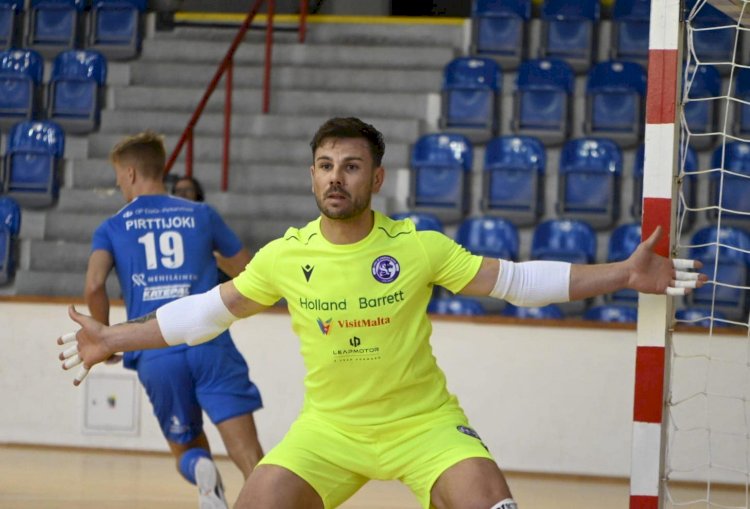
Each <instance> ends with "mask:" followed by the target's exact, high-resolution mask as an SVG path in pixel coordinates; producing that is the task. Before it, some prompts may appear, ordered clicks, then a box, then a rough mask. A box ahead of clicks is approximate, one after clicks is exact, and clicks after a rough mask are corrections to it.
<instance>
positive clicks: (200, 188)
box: [172, 175, 206, 201]
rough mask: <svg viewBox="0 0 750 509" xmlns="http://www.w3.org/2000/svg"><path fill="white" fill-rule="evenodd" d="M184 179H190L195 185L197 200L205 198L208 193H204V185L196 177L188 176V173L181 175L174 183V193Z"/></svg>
mask: <svg viewBox="0 0 750 509" xmlns="http://www.w3.org/2000/svg"><path fill="white" fill-rule="evenodd" d="M184 181H188V182H190V183H191V184H192V185H193V190H195V201H203V200H205V198H206V195H205V194H204V193H203V186H202V185H201V183H200V182H199V181H198V180H197V179H196V178H194V177H188V176H187V175H183V176H182V177H179V178H178V179H176V180H175V181H174V182H173V183H172V194H175V191H176V190H177V184H179V183H180V182H184Z"/></svg>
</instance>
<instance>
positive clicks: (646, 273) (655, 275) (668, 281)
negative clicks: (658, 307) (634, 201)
mask: <svg viewBox="0 0 750 509" xmlns="http://www.w3.org/2000/svg"><path fill="white" fill-rule="evenodd" d="M661 235H662V230H661V227H660V226H659V227H657V228H656V229H655V230H654V232H653V233H652V234H651V235H650V236H649V238H648V239H646V240H645V241H643V242H642V243H641V244H640V245H639V246H638V248H637V249H636V250H635V251H634V252H633V254H632V255H631V256H630V258H628V259H627V261H626V263H627V264H628V269H629V271H628V274H629V276H628V285H627V286H628V288H632V289H634V290H637V291H639V292H642V293H662V294H663V293H666V294H667V295H673V296H680V295H687V294H688V293H690V292H691V291H692V290H693V289H694V288H700V287H701V286H703V284H704V283H705V282H706V281H708V276H706V275H705V274H701V273H699V272H693V271H694V270H699V269H701V268H702V267H703V264H702V263H701V262H700V261H698V260H686V259H682V258H674V259H669V258H665V257H664V256H661V255H659V254H657V253H656V252H654V246H656V244H657V242H658V241H659V239H660V238H661Z"/></svg>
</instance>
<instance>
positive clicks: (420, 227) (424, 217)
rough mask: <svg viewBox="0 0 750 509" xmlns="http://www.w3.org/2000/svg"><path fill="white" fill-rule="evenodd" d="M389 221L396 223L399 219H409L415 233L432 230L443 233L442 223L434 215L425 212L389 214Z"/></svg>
mask: <svg viewBox="0 0 750 509" xmlns="http://www.w3.org/2000/svg"><path fill="white" fill-rule="evenodd" d="M391 219H395V220H397V221H399V220H401V219H411V221H412V222H413V223H414V226H415V227H416V228H417V231H424V230H432V231H436V232H441V233H442V232H443V222H442V221H441V220H440V218H438V217H437V216H436V215H435V214H429V213H427V212H399V213H397V214H391Z"/></svg>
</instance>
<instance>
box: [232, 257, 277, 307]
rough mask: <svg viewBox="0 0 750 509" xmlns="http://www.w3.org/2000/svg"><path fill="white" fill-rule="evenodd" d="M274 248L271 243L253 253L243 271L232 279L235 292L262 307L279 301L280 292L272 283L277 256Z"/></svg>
mask: <svg viewBox="0 0 750 509" xmlns="http://www.w3.org/2000/svg"><path fill="white" fill-rule="evenodd" d="M274 247H275V243H274V242H272V243H270V244H267V245H266V246H265V247H263V248H261V249H260V250H259V251H258V252H257V253H255V255H254V256H253V258H252V259H251V260H250V263H248V264H247V267H245V270H243V271H242V272H241V273H240V274H239V275H238V276H237V277H236V278H234V279H233V282H234V286H235V287H236V288H237V291H239V292H240V293H241V294H242V295H244V296H245V297H247V298H248V299H252V300H254V301H255V302H257V303H258V304H262V305H264V306H272V305H274V304H275V303H276V302H277V301H278V300H279V299H281V295H280V292H279V290H278V289H277V287H276V285H275V283H274V281H273V274H275V268H274V264H275V260H276V257H277V256H278V254H277V253H276V251H277V250H276V249H275V248H274Z"/></svg>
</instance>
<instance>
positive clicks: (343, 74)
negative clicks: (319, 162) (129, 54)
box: [130, 61, 443, 93]
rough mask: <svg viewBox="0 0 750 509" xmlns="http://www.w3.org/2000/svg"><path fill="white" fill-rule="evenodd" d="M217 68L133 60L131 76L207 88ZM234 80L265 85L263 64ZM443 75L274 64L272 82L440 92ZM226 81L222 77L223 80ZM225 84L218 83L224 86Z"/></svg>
mask: <svg viewBox="0 0 750 509" xmlns="http://www.w3.org/2000/svg"><path fill="white" fill-rule="evenodd" d="M215 71H216V64H215V63H212V64H195V63H189V62H186V63H173V62H150V61H146V62H140V61H138V62H134V63H133V64H132V66H131V70H130V72H131V74H130V79H131V83H132V84H133V85H144V86H145V85H151V86H160V87H164V86H172V87H174V86H187V87H193V86H194V87H201V88H205V87H206V86H207V85H208V83H209V82H210V80H211V78H212V77H213V75H214V73H215ZM233 79H234V83H237V84H242V87H245V88H261V87H263V67H262V66H259V65H256V66H236V67H235V69H234V73H233ZM442 79H443V71H442V68H439V69H428V70H423V69H411V68H409V69H375V68H368V69H357V68H346V67H342V68H339V69H336V70H328V69H321V68H319V67H307V66H306V67H302V66H283V65H274V66H273V68H272V69H271V86H272V87H273V91H274V92H277V91H279V90H326V91H329V92H330V91H339V90H340V91H344V92H357V91H359V92H370V91H371V92H398V93H418V92H421V93H429V92H439V91H440V87H441V84H442ZM222 83H223V81H222ZM223 86H224V85H223V84H220V85H219V87H221V88H223Z"/></svg>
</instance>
